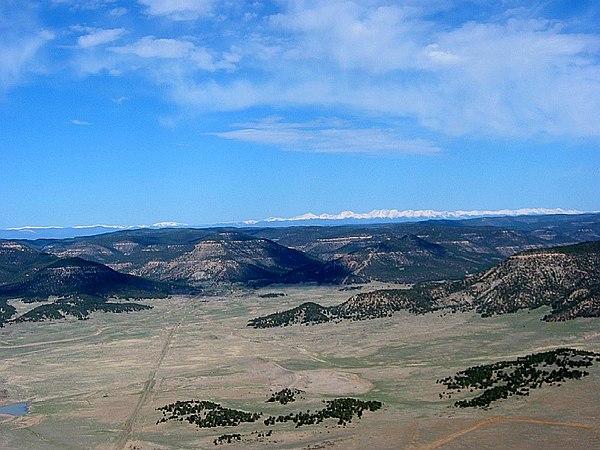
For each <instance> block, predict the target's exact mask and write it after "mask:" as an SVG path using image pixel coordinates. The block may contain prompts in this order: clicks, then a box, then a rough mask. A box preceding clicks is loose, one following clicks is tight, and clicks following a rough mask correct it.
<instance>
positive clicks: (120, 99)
mask: <svg viewBox="0 0 600 450" xmlns="http://www.w3.org/2000/svg"><path fill="white" fill-rule="evenodd" d="M127 100H129V97H126V96H124V95H123V96H121V97H117V98H113V99H112V102H113V103H114V104H116V105H121V104H122V103H123V102H125V101H127Z"/></svg>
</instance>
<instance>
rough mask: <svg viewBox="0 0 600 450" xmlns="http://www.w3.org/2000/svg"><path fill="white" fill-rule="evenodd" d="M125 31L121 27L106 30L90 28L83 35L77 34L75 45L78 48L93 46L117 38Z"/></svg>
mask: <svg viewBox="0 0 600 450" xmlns="http://www.w3.org/2000/svg"><path fill="white" fill-rule="evenodd" d="M124 33H125V29H123V28H112V29H108V30H92V31H90V32H89V33H88V34H86V35H84V36H79V38H78V39H77V46H78V47H79V48H89V47H95V46H97V45H102V44H107V43H109V42H114V41H116V40H117V39H119V38H120V37H121V36H123V34H124Z"/></svg>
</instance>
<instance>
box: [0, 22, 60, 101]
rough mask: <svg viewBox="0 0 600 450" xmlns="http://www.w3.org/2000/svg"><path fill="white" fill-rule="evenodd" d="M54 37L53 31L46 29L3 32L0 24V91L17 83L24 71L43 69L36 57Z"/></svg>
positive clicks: (39, 70)
mask: <svg viewBox="0 0 600 450" xmlns="http://www.w3.org/2000/svg"><path fill="white" fill-rule="evenodd" d="M54 37H55V35H54V33H52V32H50V31H47V30H42V31H36V32H31V31H29V30H22V31H21V30H19V31H17V32H12V33H9V32H3V28H2V26H0V61H2V63H1V64H0V93H1V92H4V91H6V90H8V89H9V88H11V87H12V86H14V85H17V84H19V83H20V82H21V79H22V77H23V76H24V74H25V73H27V72H41V71H43V70H44V67H43V64H42V63H40V61H38V59H37V57H38V54H39V52H40V50H41V49H42V48H44V46H45V45H46V44H47V43H48V42H50V41H51V40H53V39H54Z"/></svg>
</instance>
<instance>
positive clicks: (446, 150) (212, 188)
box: [0, 0, 600, 227]
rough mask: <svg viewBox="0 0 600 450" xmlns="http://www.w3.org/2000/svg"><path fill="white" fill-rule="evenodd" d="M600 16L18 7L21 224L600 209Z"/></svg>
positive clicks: (4, 116)
mask: <svg viewBox="0 0 600 450" xmlns="http://www.w3.org/2000/svg"><path fill="white" fill-rule="evenodd" d="M598 24H600V6H599V5H598V2H596V1H577V2H573V1H540V2H530V1H527V2H525V1H512V0H506V1H502V2H498V1H491V0H490V1H483V0H482V1H477V0H473V1H444V0H440V1H428V0H421V1H417V0H412V1H378V0H362V1H354V2H353V1H342V0H328V1H271V2H269V1H247V2H243V1H237V0H236V1H228V0H223V1H216V0H215V1H213V0H138V1H119V0H45V1H16V0H15V1H13V0H3V1H2V2H0V61H2V64H0V161H1V165H0V205H1V208H0V227H17V226H25V225H58V226H71V225H83V224H95V223H108V224H122V225H132V224H150V223H155V222H159V221H167V220H168V221H177V222H183V223H187V224H208V223H216V222H221V221H238V220H244V219H262V218H266V217H269V216H282V217H289V216H295V215H299V214H302V213H306V212H313V213H317V214H320V213H337V212H339V211H342V210H353V211H357V212H367V211H370V210H372V209H385V208H395V209H401V210H402V209H434V210H458V209H463V210H468V209H503V208H510V209H517V208H540V207H542V208H566V209H578V210H584V211H590V210H598V209H600V201H599V200H600V182H599V180H600V58H599V56H600V31H599V30H600V29H599V28H598Z"/></svg>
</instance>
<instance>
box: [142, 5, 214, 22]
mask: <svg viewBox="0 0 600 450" xmlns="http://www.w3.org/2000/svg"><path fill="white" fill-rule="evenodd" d="M139 3H140V4H141V5H144V6H146V7H147V12H148V14H150V15H152V16H166V17H168V18H169V19H172V20H195V19H198V18H199V17H202V16H206V15H208V14H210V13H211V11H212V7H213V3H214V1H213V0H139Z"/></svg>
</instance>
